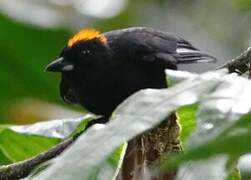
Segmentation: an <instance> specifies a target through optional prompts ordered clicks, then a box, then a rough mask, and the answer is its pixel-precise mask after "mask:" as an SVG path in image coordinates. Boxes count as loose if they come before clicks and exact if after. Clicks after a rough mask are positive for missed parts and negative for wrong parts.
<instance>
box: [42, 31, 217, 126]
mask: <svg viewBox="0 0 251 180" xmlns="http://www.w3.org/2000/svg"><path fill="white" fill-rule="evenodd" d="M214 61H216V58H214V57H213V56H211V55H209V54H207V53H204V52H202V51H200V50H199V49H197V48H195V47H194V46H193V45H192V44H191V43H189V42H188V41H186V40H184V39H183V38H181V37H179V36H177V35H174V34H171V33H168V32H164V31H159V30H155V29H153V28H149V27H130V28H125V29H118V30H112V31H108V32H105V33H101V32H100V31H98V30H96V29H94V28H84V29H81V30H80V31H79V32H77V33H76V34H74V35H73V36H72V37H71V38H70V39H69V41H68V42H67V43H66V45H65V46H64V48H63V50H62V51H61V53H60V55H59V56H58V58H57V59H56V60H55V61H53V62H51V63H50V64H48V65H47V67H46V70H47V71H50V72H58V73H61V82H60V85H59V89H60V96H61V97H62V99H63V100H64V101H65V102H68V103H74V104H79V105H81V106H83V107H84V108H85V109H87V110H88V111H90V112H91V113H94V114H97V115H101V116H102V117H104V119H105V120H103V121H105V122H107V121H108V119H109V117H110V116H111V115H112V113H113V111H114V110H115V109H116V107H117V106H118V105H119V104H121V103H122V102H123V101H124V100H125V99H126V98H127V97H129V96H130V95H132V94H133V93H135V92H137V91H139V90H141V89H146V88H153V89H163V88H167V87H168V84H167V82H166V75H165V69H172V70H177V68H178V65H179V64H188V63H199V62H214Z"/></svg>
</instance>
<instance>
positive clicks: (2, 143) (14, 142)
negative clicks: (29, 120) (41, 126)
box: [0, 129, 60, 164]
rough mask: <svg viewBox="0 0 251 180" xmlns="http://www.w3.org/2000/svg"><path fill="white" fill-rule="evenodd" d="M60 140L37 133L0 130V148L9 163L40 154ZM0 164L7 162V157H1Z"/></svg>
mask: <svg viewBox="0 0 251 180" xmlns="http://www.w3.org/2000/svg"><path fill="white" fill-rule="evenodd" d="M59 142H60V139H57V138H48V137H42V136H35V135H25V134H20V133H16V132H14V131H12V130H10V129H2V130H1V132H0V149H1V152H2V153H3V155H4V156H5V158H7V159H8V160H7V163H9V162H17V161H21V160H24V159H27V158H30V157H32V156H34V155H36V154H39V153H41V152H43V151H45V150H47V149H49V148H50V147H52V146H53V145H55V144H57V143H59ZM0 161H1V162H0V164H6V160H5V159H2V158H1V159H0Z"/></svg>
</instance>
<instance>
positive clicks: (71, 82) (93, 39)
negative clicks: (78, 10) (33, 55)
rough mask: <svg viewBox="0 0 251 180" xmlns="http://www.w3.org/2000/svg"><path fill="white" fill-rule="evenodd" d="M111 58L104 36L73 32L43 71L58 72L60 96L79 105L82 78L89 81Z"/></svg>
mask: <svg viewBox="0 0 251 180" xmlns="http://www.w3.org/2000/svg"><path fill="white" fill-rule="evenodd" d="M109 57H110V53H109V47H108V44H107V39H106V37H105V36H104V35H103V34H101V33H100V32H98V31H97V30H95V29H83V30H81V31H79V32H78V33H76V34H75V35H74V36H73V37H72V38H70V40H69V41H68V43H67V44H66V46H65V47H64V49H63V50H62V52H61V54H60V55H59V57H58V58H57V59H56V60H54V61H53V62H51V63H50V64H49V65H47V67H46V71H50V72H61V73H62V79H61V83H60V95H61V97H62V98H63V100H64V101H66V102H71V103H79V102H81V100H80V97H81V96H80V95H79V94H80V92H81V91H83V87H84V86H86V81H85V79H86V78H87V76H88V78H92V77H91V76H92V75H95V71H97V70H98V69H99V68H101V66H102V65H103V64H104V63H106V62H107V60H108V59H109Z"/></svg>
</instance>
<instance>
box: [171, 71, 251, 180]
mask: <svg viewBox="0 0 251 180" xmlns="http://www.w3.org/2000/svg"><path fill="white" fill-rule="evenodd" d="M250 91H251V82H250V81H249V80H247V79H245V78H242V77H238V76H236V75H234V74H231V75H227V76H225V77H224V78H222V80H221V83H220V84H219V85H218V86H217V87H216V88H215V90H214V91H213V92H211V93H208V94H207V95H206V96H205V97H204V98H203V99H201V100H200V103H199V104H198V105H199V110H198V118H197V119H198V122H197V127H196V129H195V131H194V133H193V134H192V136H191V138H190V139H189V141H188V144H187V146H186V148H185V152H184V153H183V154H180V155H176V156H173V157H172V158H169V159H168V161H167V164H168V165H169V166H176V167H177V166H178V165H180V164H181V163H185V165H184V166H183V167H182V168H181V170H180V171H179V173H178V174H180V173H181V171H183V172H184V171H186V172H189V176H190V177H191V179H194V180H196V179H199V178H198V174H199V173H200V174H201V173H202V174H203V173H204V171H205V170H206V171H207V173H212V174H213V173H214V172H213V171H217V172H218V173H219V174H224V176H227V175H228V173H230V172H228V171H227V170H226V169H222V164H225V165H226V161H227V159H228V158H227V157H231V158H233V157H239V156H240V155H242V154H245V153H248V152H250V151H251V145H250V143H249V141H250V138H251V133H250V132H251V131H250V130H251V114H247V113H249V112H250V111H251V103H250V102H251V95H250ZM246 114H247V115H246ZM225 155H228V156H225ZM215 156H218V160H217V162H214V163H211V164H210V160H211V159H212V158H213V157H215ZM201 159H204V160H203V161H199V162H195V161H194V160H201ZM220 159H221V161H220ZM192 160H193V161H192ZM187 163H188V164H189V166H188V165H187ZM211 166H212V167H211ZM192 167H196V168H194V169H196V171H193V172H191V171H190V170H191V168H192ZM204 167H207V168H204ZM203 168H204V169H203ZM210 177H212V176H210ZM178 179H183V178H178ZM212 179H219V180H220V179H222V178H219V176H217V174H215V176H214V177H213V178H212Z"/></svg>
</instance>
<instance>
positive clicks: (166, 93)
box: [34, 72, 223, 180]
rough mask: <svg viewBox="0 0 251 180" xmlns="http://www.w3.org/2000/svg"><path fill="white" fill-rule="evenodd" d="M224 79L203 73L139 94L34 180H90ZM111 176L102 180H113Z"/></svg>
mask: <svg viewBox="0 0 251 180" xmlns="http://www.w3.org/2000/svg"><path fill="white" fill-rule="evenodd" d="M221 76H223V73H221V72H213V73H206V74H204V75H202V76H196V77H193V78H191V79H188V80H187V81H185V82H182V83H180V84H177V85H176V86H173V87H171V88H169V89H167V90H165V89H162V90H152V89H148V90H142V91H140V92H138V93H136V94H134V95H133V96H131V97H129V98H128V99H127V100H126V101H124V102H123V103H122V104H121V105H120V106H119V107H118V108H117V109H116V111H115V113H114V115H113V116H112V120H111V121H110V122H109V123H108V124H107V125H103V126H100V125H99V126H93V127H91V128H90V129H89V130H88V131H86V133H85V134H83V135H81V136H80V137H79V138H78V139H77V140H76V142H75V143H74V144H73V145H72V146H71V147H70V148H68V149H66V151H64V152H63V153H62V154H61V155H60V156H58V157H57V158H55V159H54V161H53V163H52V165H51V166H50V167H49V168H48V169H46V170H45V171H43V172H41V174H39V175H38V176H36V177H35V178H34V179H41V180H42V179H43V180H44V179H51V178H53V179H54V180H57V179H60V180H64V179H75V180H78V179H79V180H80V179H81V180H83V179H91V178H90V177H92V178H93V175H94V174H95V173H97V169H99V168H100V166H101V165H102V164H103V163H105V161H106V160H107V158H108V157H109V155H110V154H111V153H112V152H113V151H114V149H115V148H117V147H118V146H119V145H120V144H122V143H123V142H126V141H128V140H130V139H132V138H133V137H135V136H137V135H138V134H141V133H143V132H144V131H146V130H149V129H151V128H153V127H154V126H156V125H157V124H159V123H160V122H161V121H162V120H163V119H165V118H166V117H167V116H168V115H169V114H171V113H172V112H173V111H174V110H175V109H176V108H177V107H180V106H184V105H188V104H193V103H195V102H197V101H198V99H200V98H201V96H203V95H204V94H206V93H209V92H210V91H211V90H213V89H214V88H215V87H216V86H217V85H218V84H219V82H220V78H221ZM112 178H113V177H112V176H111V175H109V176H103V177H102V179H109V180H110V179H112Z"/></svg>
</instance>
